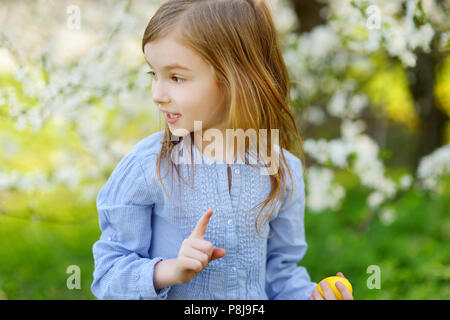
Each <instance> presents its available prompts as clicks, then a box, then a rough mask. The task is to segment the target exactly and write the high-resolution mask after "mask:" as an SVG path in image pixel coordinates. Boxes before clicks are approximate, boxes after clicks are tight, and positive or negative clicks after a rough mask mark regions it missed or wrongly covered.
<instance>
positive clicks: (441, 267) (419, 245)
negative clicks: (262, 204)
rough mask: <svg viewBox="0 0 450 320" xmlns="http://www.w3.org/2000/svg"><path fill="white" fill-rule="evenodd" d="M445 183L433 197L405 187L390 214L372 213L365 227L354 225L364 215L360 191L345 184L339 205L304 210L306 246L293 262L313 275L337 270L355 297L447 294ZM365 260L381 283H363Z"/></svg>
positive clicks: (449, 258) (449, 234)
mask: <svg viewBox="0 0 450 320" xmlns="http://www.w3.org/2000/svg"><path fill="white" fill-rule="evenodd" d="M449 189H450V183H448V181H447V184H446V191H445V192H444V194H443V195H442V196H441V197H439V198H433V196H432V195H430V194H427V193H424V192H418V191H410V192H408V193H406V194H405V195H404V196H403V197H402V198H401V199H398V200H397V201H396V202H395V203H394V204H393V208H394V210H395V219H394V221H393V222H392V223H390V224H385V223H383V220H382V219H381V217H379V216H376V217H375V218H374V220H373V221H372V223H371V224H370V227H369V229H368V231H367V232H362V231H360V230H359V229H358V225H359V224H360V223H361V221H362V220H363V219H364V218H365V216H367V214H368V212H367V209H366V204H365V198H366V194H365V193H364V191H361V190H360V187H358V186H357V185H353V186H350V187H349V189H348V190H347V192H348V193H347V196H346V199H345V201H344V203H343V205H342V209H341V210H339V211H336V212H333V211H324V212H322V213H319V214H315V213H309V212H308V211H307V213H306V215H305V230H306V240H307V243H308V251H307V253H306V255H305V257H304V258H303V260H302V261H301V262H300V263H299V265H302V266H305V267H306V268H307V270H308V272H309V274H310V276H311V278H312V280H313V281H315V282H319V281H320V280H322V279H323V278H326V277H328V276H334V275H336V273H337V272H339V271H341V272H342V273H343V274H344V276H346V277H347V278H348V279H349V281H350V282H351V283H352V286H353V290H354V297H355V299H363V300H366V299H375V300H378V299H388V300H390V299H400V300H403V299H425V300H428V299H438V300H441V299H449V298H450V284H449V283H450V281H449V280H450V264H449V262H450V255H449V252H450V241H448V240H449V238H450V216H449V214H448V213H449V212H448V208H449V207H450V196H449V195H450V190H449ZM370 265H377V266H379V267H380V270H381V288H380V289H369V288H368V287H367V279H368V278H369V277H370V276H371V274H372V273H367V268H368V267H369V266H370Z"/></svg>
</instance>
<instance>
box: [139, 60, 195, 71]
mask: <svg viewBox="0 0 450 320" xmlns="http://www.w3.org/2000/svg"><path fill="white" fill-rule="evenodd" d="M147 62H148V61H147ZM148 65H149V66H150V68H152V69H153V67H152V65H151V64H150V63H149V64H148ZM173 69H180V70H187V71H192V70H191V69H189V68H187V67H183V66H182V65H179V64H177V63H174V64H169V65H167V66H165V67H163V70H173Z"/></svg>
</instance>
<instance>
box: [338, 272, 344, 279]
mask: <svg viewBox="0 0 450 320" xmlns="http://www.w3.org/2000/svg"><path fill="white" fill-rule="evenodd" d="M336 275H337V276H338V277H342V278H345V276H344V274H343V273H342V272H338V273H336Z"/></svg>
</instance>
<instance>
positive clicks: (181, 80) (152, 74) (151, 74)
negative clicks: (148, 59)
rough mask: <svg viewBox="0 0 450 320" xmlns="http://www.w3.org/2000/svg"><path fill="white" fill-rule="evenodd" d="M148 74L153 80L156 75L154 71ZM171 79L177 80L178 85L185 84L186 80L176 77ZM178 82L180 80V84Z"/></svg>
mask: <svg viewBox="0 0 450 320" xmlns="http://www.w3.org/2000/svg"><path fill="white" fill-rule="evenodd" d="M147 73H148V74H149V75H150V76H151V77H152V78H153V77H154V76H155V75H156V74H155V73H154V72H153V71H148V72H147ZM171 79H176V80H175V82H176V83H183V82H184V79H183V78H180V77H176V76H173V77H172V78H171ZM178 80H180V82H178Z"/></svg>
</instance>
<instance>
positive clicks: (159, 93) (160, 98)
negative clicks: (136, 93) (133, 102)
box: [152, 81, 170, 104]
mask: <svg viewBox="0 0 450 320" xmlns="http://www.w3.org/2000/svg"><path fill="white" fill-rule="evenodd" d="M152 97H153V101H154V102H155V103H156V104H165V103H168V102H169V101H170V98H169V95H168V94H167V91H166V89H165V88H164V85H163V83H161V82H160V81H153V83H152Z"/></svg>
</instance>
